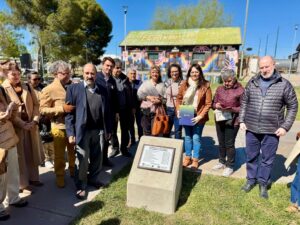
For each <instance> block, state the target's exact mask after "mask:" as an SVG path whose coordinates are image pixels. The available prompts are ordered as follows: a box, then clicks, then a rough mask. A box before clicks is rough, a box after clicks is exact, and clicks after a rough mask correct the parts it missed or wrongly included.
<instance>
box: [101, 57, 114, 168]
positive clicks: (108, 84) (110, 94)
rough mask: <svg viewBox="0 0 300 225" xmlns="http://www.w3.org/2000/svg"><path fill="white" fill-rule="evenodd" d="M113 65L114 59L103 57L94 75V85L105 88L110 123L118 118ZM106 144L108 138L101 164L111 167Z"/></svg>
mask: <svg viewBox="0 0 300 225" xmlns="http://www.w3.org/2000/svg"><path fill="white" fill-rule="evenodd" d="M114 66H115V61H114V60H113V59H112V58H111V57H104V58H103V60H102V69H101V71H100V72H99V73H97V76H96V86H97V87H98V88H100V89H101V90H105V92H106V95H107V99H108V102H109V111H110V115H111V116H112V124H111V126H113V123H114V122H115V121H117V120H118V118H119V102H118V95H117V85H116V81H115V80H114V78H113V77H112V75H111V74H112V69H113V68H114ZM108 145H109V140H105V143H104V146H103V165H104V166H109V167H111V166H112V164H111V162H110V161H109V160H108V155H107V154H108Z"/></svg>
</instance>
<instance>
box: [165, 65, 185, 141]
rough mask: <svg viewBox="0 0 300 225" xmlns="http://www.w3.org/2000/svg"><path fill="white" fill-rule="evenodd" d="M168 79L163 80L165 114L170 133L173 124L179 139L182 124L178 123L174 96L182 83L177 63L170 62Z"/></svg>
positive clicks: (176, 136)
mask: <svg viewBox="0 0 300 225" xmlns="http://www.w3.org/2000/svg"><path fill="white" fill-rule="evenodd" d="M167 75H168V78H169V79H168V80H167V81H166V82H165V86H166V93H165V97H166V100H167V102H166V106H167V115H168V116H169V130H170V134H169V135H168V136H170V135H171V130H172V127H173V125H174V129H175V138H176V139H181V137H182V135H181V131H182V126H181V125H179V119H178V115H177V111H176V98H177V95H178V91H179V87H180V85H181V83H182V80H183V78H182V70H181V67H180V66H179V65H178V64H171V65H170V66H169V68H168V72H167Z"/></svg>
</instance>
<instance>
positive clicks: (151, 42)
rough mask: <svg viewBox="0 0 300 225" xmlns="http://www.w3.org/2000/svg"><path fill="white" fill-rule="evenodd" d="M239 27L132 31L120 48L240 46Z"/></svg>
mask: <svg viewBox="0 0 300 225" xmlns="http://www.w3.org/2000/svg"><path fill="white" fill-rule="evenodd" d="M241 43H242V41H241V31H240V28H239V27H218V28H200V29H178V30H142V31H131V32H129V34H128V35H127V36H126V38H125V39H124V40H123V41H122V42H121V44H120V46H125V45H126V46H175V45H176V46H183V45H240V44H241Z"/></svg>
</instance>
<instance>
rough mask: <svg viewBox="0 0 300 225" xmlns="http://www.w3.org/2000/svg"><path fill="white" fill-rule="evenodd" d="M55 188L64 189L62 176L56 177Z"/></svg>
mask: <svg viewBox="0 0 300 225" xmlns="http://www.w3.org/2000/svg"><path fill="white" fill-rule="evenodd" d="M56 186H57V187H59V188H64V187H65V178H64V176H56Z"/></svg>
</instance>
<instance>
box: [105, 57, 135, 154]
mask: <svg viewBox="0 0 300 225" xmlns="http://www.w3.org/2000/svg"><path fill="white" fill-rule="evenodd" d="M114 61H115V67H114V68H113V70H112V77H113V79H114V80H115V82H116V85H117V96H118V103H119V118H118V120H116V121H115V122H114V123H113V129H112V135H111V145H112V152H111V155H110V156H109V157H110V158H112V157H115V156H116V155H118V154H119V152H120V150H121V153H122V155H123V156H126V157H131V154H130V152H128V147H127V146H128V144H129V127H130V126H129V125H130V117H131V114H132V109H133V105H132V103H133V102H132V90H131V85H130V83H129V80H128V78H127V76H126V75H125V74H123V73H122V61H121V60H120V59H114ZM118 122H120V128H121V145H120V144H119V141H118V136H117V130H118Z"/></svg>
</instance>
